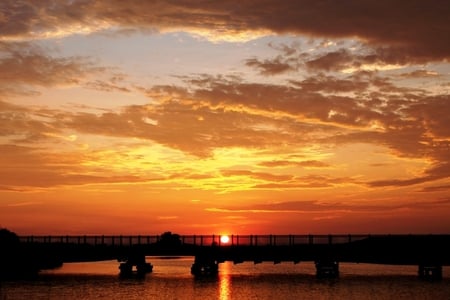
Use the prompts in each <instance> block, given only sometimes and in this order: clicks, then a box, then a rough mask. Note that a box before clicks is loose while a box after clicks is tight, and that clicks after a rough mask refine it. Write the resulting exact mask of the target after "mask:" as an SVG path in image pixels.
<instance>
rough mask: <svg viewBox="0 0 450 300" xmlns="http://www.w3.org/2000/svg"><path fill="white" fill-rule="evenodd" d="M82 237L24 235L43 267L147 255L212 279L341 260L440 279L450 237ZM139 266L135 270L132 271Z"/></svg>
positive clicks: (334, 267)
mask: <svg viewBox="0 0 450 300" xmlns="http://www.w3.org/2000/svg"><path fill="white" fill-rule="evenodd" d="M221 237H222V236H220V235H177V234H171V233H170V232H167V233H164V234H163V235H134V236H122V235H119V236H110V235H83V236H70V235H66V236H21V237H20V241H21V243H20V244H21V245H22V248H23V249H25V250H26V251H27V252H28V253H32V254H33V256H34V259H35V260H38V261H39V263H40V265H39V268H40V269H48V268H54V267H57V266H61V265H62V264H63V263H65V262H82V261H84V262H86V261H100V260H111V259H117V260H118V262H119V263H120V271H121V274H122V275H130V274H131V273H132V272H134V273H136V272H137V273H138V274H144V273H147V272H151V270H152V267H153V266H151V264H149V263H147V262H145V256H194V257H195V259H194V262H193V265H192V268H191V273H192V274H193V275H195V276H204V275H214V274H217V272H218V265H219V264H220V263H222V262H225V261H232V262H234V263H242V262H244V261H251V262H253V263H255V264H256V263H261V262H264V261H270V262H274V264H277V263H280V262H285V261H290V262H294V263H299V262H303V261H312V262H315V265H316V271H317V276H318V277H337V276H339V263H340V262H355V263H373V264H395V265H417V266H418V275H419V277H423V278H432V279H440V278H442V266H448V265H450V235H351V234H349V235H231V236H229V237H228V238H229V239H228V241H227V242H226V243H224V240H223V239H222V238H221ZM133 268H136V271H135V270H134V269H133Z"/></svg>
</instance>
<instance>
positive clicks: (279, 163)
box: [259, 160, 330, 168]
mask: <svg viewBox="0 0 450 300" xmlns="http://www.w3.org/2000/svg"><path fill="white" fill-rule="evenodd" d="M259 165H260V166H263V167H269V168H272V167H304V168H327V167H329V166H330V165H329V164H327V163H325V162H322V161H318V160H304V161H291V160H272V161H264V162H261V163H259Z"/></svg>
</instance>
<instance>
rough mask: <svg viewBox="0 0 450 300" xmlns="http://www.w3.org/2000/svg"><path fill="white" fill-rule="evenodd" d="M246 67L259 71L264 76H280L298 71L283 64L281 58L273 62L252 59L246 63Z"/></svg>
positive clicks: (287, 64)
mask: <svg viewBox="0 0 450 300" xmlns="http://www.w3.org/2000/svg"><path fill="white" fill-rule="evenodd" d="M245 65H247V66H249V67H253V68H256V69H258V70H259V71H260V73H261V74H262V75H278V74H281V73H286V72H289V71H294V70H296V68H295V67H294V66H292V65H290V64H289V63H287V62H283V61H282V58H281V57H277V58H275V59H271V60H269V59H266V60H264V61H261V60H259V59H257V58H250V59H247V60H246V61H245Z"/></svg>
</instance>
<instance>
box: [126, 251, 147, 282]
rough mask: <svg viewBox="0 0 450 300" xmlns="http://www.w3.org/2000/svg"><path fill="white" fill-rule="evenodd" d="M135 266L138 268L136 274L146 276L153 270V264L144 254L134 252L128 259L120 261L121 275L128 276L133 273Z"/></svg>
mask: <svg viewBox="0 0 450 300" xmlns="http://www.w3.org/2000/svg"><path fill="white" fill-rule="evenodd" d="M134 268H136V274H137V275H138V276H144V275H145V274H147V273H151V272H152V271H153V265H152V264H151V263H148V262H146V261H145V256H144V255H137V254H134V255H130V256H129V257H128V258H127V259H126V261H123V262H121V263H120V265H119V270H120V276H125V277H128V276H131V275H133V273H134V272H133V271H134V270H133V269H134Z"/></svg>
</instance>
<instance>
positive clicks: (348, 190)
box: [0, 0, 450, 235]
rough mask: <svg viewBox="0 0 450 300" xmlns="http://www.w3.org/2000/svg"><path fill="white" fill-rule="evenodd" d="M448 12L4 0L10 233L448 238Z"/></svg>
mask: <svg viewBox="0 0 450 300" xmlns="http://www.w3.org/2000/svg"><path fill="white" fill-rule="evenodd" d="M449 15H450V5H449V4H448V1H447V0H442V1H440V0H435V1H418V0H397V1H388V0H365V1H361V0H345V1H326V0H309V1H308V0H298V1H279V0H278V1H275V0H261V1H255V0H245V1H242V0H240V1H235V0H230V1H209V0H208V1H207V0H196V1H194V0H167V1H163V0H161V1H158V0H155V1H140V0H127V1H121V0H111V1H86V0H39V1H37V0H35V1H34V0H28V1H24V0H2V1H1V2H0V227H4V228H8V229H10V230H12V231H14V232H16V233H18V234H21V235H28V234H35V235H39V234H55V235H58V234H64V235H66V234H160V233H162V232H165V231H172V232H175V233H179V234H310V233H311V234H329V233H336V234H338V233H345V234H347V233H372V234H376V233H392V234H394V233H450V217H449V216H450V96H449V89H450V62H449V59H450V40H449V37H450V23H449V21H448V20H449V19H448V16H449Z"/></svg>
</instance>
